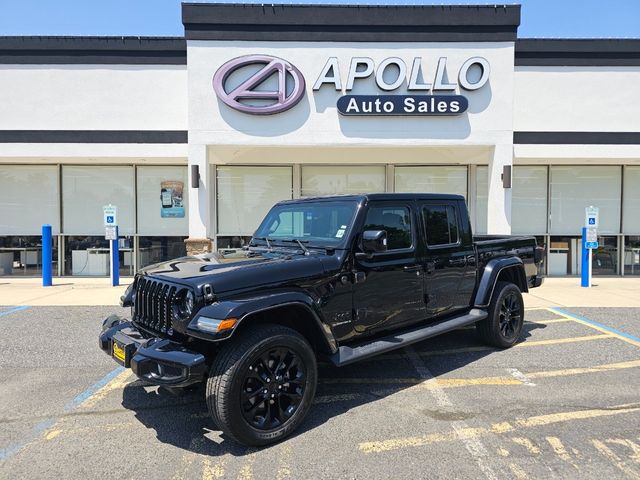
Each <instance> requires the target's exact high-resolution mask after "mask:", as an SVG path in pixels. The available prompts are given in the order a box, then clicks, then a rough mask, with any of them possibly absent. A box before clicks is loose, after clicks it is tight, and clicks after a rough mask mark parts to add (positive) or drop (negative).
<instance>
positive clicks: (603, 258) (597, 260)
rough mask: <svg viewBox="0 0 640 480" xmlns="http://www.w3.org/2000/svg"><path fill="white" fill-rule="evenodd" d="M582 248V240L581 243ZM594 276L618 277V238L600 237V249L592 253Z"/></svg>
mask: <svg viewBox="0 0 640 480" xmlns="http://www.w3.org/2000/svg"><path fill="white" fill-rule="evenodd" d="M580 246H581V247H582V239H581V241H580ZM592 255H593V258H592V259H591V261H592V265H591V271H592V273H593V275H616V274H617V273H618V238H617V237H598V248H597V249H595V250H594V251H593V252H592Z"/></svg>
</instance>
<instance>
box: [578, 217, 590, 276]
mask: <svg viewBox="0 0 640 480" xmlns="http://www.w3.org/2000/svg"><path fill="white" fill-rule="evenodd" d="M589 255H591V251H590V250H589V249H588V248H587V227H582V267H581V272H582V275H581V278H580V286H581V287H588V286H589V273H590V272H589Z"/></svg>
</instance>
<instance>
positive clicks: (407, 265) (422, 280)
mask: <svg viewBox="0 0 640 480" xmlns="http://www.w3.org/2000/svg"><path fill="white" fill-rule="evenodd" d="M543 257H544V249H543V248H542V247H539V246H537V245H536V240H535V238H534V237H515V236H514V237H511V236H505V237H483V238H474V237H473V236H472V233H471V227H470V224H469V216H468V213H467V208H466V205H465V201H464V198H463V197H461V196H458V195H440V194H399V193H384V194H382V193H380V194H370V195H349V196H333V197H320V198H308V199H296V200H290V201H283V202H280V203H278V204H276V205H275V206H274V207H272V209H271V210H270V211H269V212H268V214H267V215H266V217H265V219H264V220H263V221H262V223H261V224H260V226H259V227H258V229H257V230H256V232H255V234H254V236H253V238H252V239H251V241H250V243H249V244H248V246H247V247H246V248H245V249H243V250H242V251H241V252H236V253H233V254H231V255H222V254H218V253H211V254H205V255H199V256H190V257H184V258H178V259H175V260H172V261H168V262H164V263H160V264H157V265H152V266H149V267H146V268H144V269H142V270H141V271H140V272H138V273H137V274H136V276H135V279H134V282H133V283H132V284H131V285H130V286H129V288H127V290H126V292H125V294H124V295H123V297H122V301H121V303H122V305H123V306H129V307H131V319H130V320H125V319H122V318H118V317H114V316H111V317H109V318H108V319H106V320H105V321H104V322H103V330H102V333H101V334H100V338H99V342H100V347H101V349H102V350H104V351H105V352H106V353H107V354H108V355H110V356H112V357H113V358H114V359H115V360H116V361H117V362H118V363H120V364H122V365H124V366H125V367H130V368H131V369H132V370H133V372H134V373H135V374H136V375H137V376H138V377H139V378H141V379H142V380H144V381H146V382H148V383H151V384H155V385H162V386H168V387H188V386H192V385H195V384H198V383H202V382H204V383H205V384H206V390H205V392H206V394H205V395H206V402H207V406H208V409H209V413H210V415H211V417H212V418H213V420H214V421H215V423H216V425H217V426H218V428H219V429H220V430H222V431H223V432H224V433H225V434H227V435H228V436H229V437H231V438H233V439H235V440H237V441H238V442H240V443H243V444H245V445H267V444H270V443H274V442H277V441H279V440H281V439H283V438H284V437H285V436H287V435H289V434H290V433H291V432H293V431H294V430H295V429H296V428H297V427H298V426H299V425H300V423H301V422H302V421H303V419H304V417H305V416H306V414H307V412H308V411H309V409H310V407H311V404H312V400H313V397H314V394H315V390H316V383H317V376H318V375H317V365H316V362H317V359H319V358H322V359H328V361H330V362H331V363H333V364H334V365H336V366H342V365H348V364H350V363H353V362H357V361H358V360H362V359H365V358H370V357H372V356H374V355H378V354H381V353H384V352H388V351H390V350H394V349H397V348H402V347H405V346H407V345H410V344H412V343H415V342H419V341H421V340H424V339H427V338H430V337H433V336H435V335H439V334H441V333H444V332H448V331H451V330H454V329H458V328H461V327H464V326H467V325H475V327H476V330H477V332H478V334H479V336H480V338H481V339H482V340H483V341H485V342H487V343H488V344H490V345H493V346H495V347H499V348H507V347H510V346H512V345H513V344H515V343H516V342H517V341H518V340H519V338H520V334H521V331H522V325H523V322H524V313H525V312H524V304H523V299H522V292H527V291H528V289H529V288H532V287H537V286H539V285H540V284H541V283H542V278H541V276H540V275H539V273H538V272H539V268H538V267H539V266H540V263H541V262H542V260H543Z"/></svg>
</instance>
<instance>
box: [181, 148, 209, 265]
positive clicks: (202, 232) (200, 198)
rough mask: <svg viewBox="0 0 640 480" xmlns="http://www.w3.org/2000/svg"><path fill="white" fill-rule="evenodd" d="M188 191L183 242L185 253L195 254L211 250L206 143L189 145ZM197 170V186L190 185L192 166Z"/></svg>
mask: <svg viewBox="0 0 640 480" xmlns="http://www.w3.org/2000/svg"><path fill="white" fill-rule="evenodd" d="M188 163H189V166H188V169H187V170H188V175H189V181H188V185H189V188H188V192H189V238H187V239H186V240H185V241H184V243H185V244H186V247H187V255H197V254H201V253H207V252H210V251H211V248H212V247H211V240H210V232H211V215H210V212H209V194H210V192H211V188H210V187H211V185H209V161H208V159H207V146H206V145H193V144H190V145H189V159H188ZM193 165H197V166H198V170H199V177H200V178H199V180H198V188H194V187H192V186H191V185H192V179H191V175H192V168H191V167H192V166H193Z"/></svg>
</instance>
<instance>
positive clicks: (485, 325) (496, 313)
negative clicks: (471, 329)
mask: <svg viewBox="0 0 640 480" xmlns="http://www.w3.org/2000/svg"><path fill="white" fill-rule="evenodd" d="M488 313H489V315H488V317H487V318H486V319H484V320H482V321H481V322H478V323H476V330H477V331H478V334H479V335H480V337H481V338H482V340H484V341H485V342H486V343H488V344H489V345H492V346H494V347H499V348H508V347H511V346H513V345H514V344H515V343H516V342H517V341H518V339H519V338H520V335H521V333H522V326H523V324H524V301H523V299H522V293H521V292H520V289H519V288H518V287H517V285H514V284H513V283H510V282H498V283H496V287H495V289H494V291H493V298H492V299H491V303H490V304H489V311H488Z"/></svg>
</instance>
